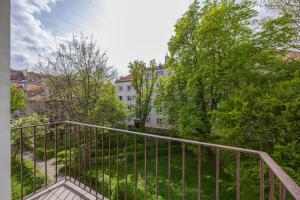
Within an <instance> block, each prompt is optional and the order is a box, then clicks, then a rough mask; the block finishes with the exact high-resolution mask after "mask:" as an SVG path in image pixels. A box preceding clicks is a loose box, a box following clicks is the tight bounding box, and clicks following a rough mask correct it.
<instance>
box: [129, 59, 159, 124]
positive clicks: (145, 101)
mask: <svg viewBox="0 0 300 200" xmlns="http://www.w3.org/2000/svg"><path fill="white" fill-rule="evenodd" d="M128 67H129V71H130V74H132V87H133V89H134V91H135V96H134V100H135V104H134V105H133V106H134V110H135V118H136V119H137V120H139V122H138V123H139V125H140V127H141V129H144V128H145V123H146V119H147V117H148V114H149V112H150V110H151V107H152V105H151V97H152V94H153V92H154V84H155V82H156V80H157V75H156V74H155V68H156V67H157V66H156V62H155V60H151V61H150V67H149V68H146V63H145V62H143V61H138V60H136V61H134V62H132V63H129V66H128Z"/></svg>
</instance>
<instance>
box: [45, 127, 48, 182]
mask: <svg viewBox="0 0 300 200" xmlns="http://www.w3.org/2000/svg"><path fill="white" fill-rule="evenodd" d="M44 129H45V134H44V159H45V162H44V164H45V187H47V185H48V184H47V176H48V175H47V125H45V128H44Z"/></svg>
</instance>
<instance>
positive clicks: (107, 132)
mask: <svg viewBox="0 0 300 200" xmlns="http://www.w3.org/2000/svg"><path fill="white" fill-rule="evenodd" d="M12 131H14V132H15V133H19V136H20V137H19V141H20V143H19V146H20V148H19V149H20V151H19V153H20V184H21V187H20V190H21V191H20V192H21V199H26V198H27V197H29V196H31V195H32V194H35V193H36V192H37V189H39V190H41V189H44V188H47V187H49V186H50V185H51V184H53V183H56V182H58V181H60V180H70V181H73V182H74V183H75V184H79V185H80V184H82V185H83V188H85V189H87V190H89V192H91V193H92V194H93V195H94V196H95V199H102V198H103V199H104V196H105V197H106V198H108V199H113V197H112V194H113V193H114V195H115V196H114V198H116V199H119V197H120V194H119V193H121V192H122V193H123V198H125V199H147V198H148V199H149V194H148V191H149V190H152V192H151V193H152V194H153V196H154V198H155V199H158V198H159V196H161V195H162V194H161V193H162V192H164V194H163V196H164V197H165V199H178V197H176V198H175V196H172V195H173V193H174V187H173V177H172V175H173V171H175V170H176V171H177V172H178V170H180V175H181V181H179V183H180V184H181V186H180V191H179V192H178V191H177V193H179V194H180V198H181V199H190V198H189V197H187V191H186V187H187V183H186V180H187V178H189V177H187V174H188V173H189V175H188V176H190V175H192V176H195V177H196V180H197V181H196V183H195V185H194V187H195V188H196V190H194V191H196V193H197V194H194V196H195V197H196V199H202V198H203V188H204V187H205V184H206V182H203V177H204V176H205V173H206V172H205V171H203V166H202V164H203V158H204V156H205V154H204V151H205V150H207V149H209V151H210V155H211V157H213V159H214V161H213V165H214V168H213V170H214V179H215V180H214V186H213V188H214V189H213V190H212V191H213V193H214V198H215V199H222V190H220V184H222V182H220V172H222V170H223V169H222V168H221V164H220V162H221V155H222V154H223V152H229V153H231V154H232V155H233V158H234V161H233V162H234V168H235V169H234V170H235V177H234V178H235V180H234V182H235V184H234V185H235V192H234V193H235V194H234V196H232V197H231V198H230V199H233V198H236V199H237V200H239V199H240V198H241V187H242V185H241V162H242V160H241V158H243V157H247V156H254V157H256V159H257V161H258V162H257V166H259V170H258V171H257V176H258V177H259V183H257V186H256V185H255V187H257V190H258V191H259V193H258V197H257V199H258V198H259V199H260V200H263V199H266V198H268V199H281V200H284V199H287V198H292V199H297V200H300V188H299V186H298V185H297V184H296V183H295V182H294V181H293V180H292V179H291V178H290V177H289V176H288V175H287V173H285V172H284V171H283V170H282V169H281V167H280V166H279V165H278V164H276V162H275V161H274V160H273V159H272V158H271V157H270V156H269V155H268V154H267V153H265V152H262V151H255V150H249V149H243V148H236V147H230V146H224V145H218V144H210V143H204V142H198V141H192V140H185V139H179V138H173V137H166V136H161V135H151V134H145V133H139V132H133V131H128V130H120V129H115V128H107V127H102V126H96V125H89V124H83V123H77V122H69V121H66V122H59V123H48V124H44V125H37V126H26V127H20V128H14V129H12ZM28 141H31V142H28ZM41 141H43V148H44V149H43V153H44V155H43V162H44V169H43V174H44V185H43V186H39V187H38V186H37V185H36V176H37V175H36V173H37V171H38V170H37V148H38V147H37V143H41ZM28 143H29V144H28ZM48 143H49V144H48ZM50 143H51V144H50ZM51 145H52V147H51ZM50 147H51V148H52V150H53V149H54V155H53V151H52V157H53V158H52V159H54V164H55V167H54V177H53V180H50V181H49V178H48V172H49V166H48V164H47V162H48V161H49V159H48V154H49V151H50ZM59 150H60V151H62V152H64V153H63V154H62V153H60V155H59V156H58V151H59ZM24 151H32V154H33V181H32V194H24V190H23V188H24V176H23V173H24V172H23V169H24ZM220 151H222V153H220ZM175 154H176V155H180V157H181V161H180V163H181V164H180V167H178V166H177V167H176V169H174V167H173V166H172V164H173V162H172V158H173V156H174V155H175ZM207 155H208V154H207ZM160 156H165V158H166V160H165V162H164V164H165V165H167V166H162V165H161V164H160V163H159V157H160ZM150 157H151V158H153V160H152V161H153V162H152V161H150V160H149V158H150ZM187 157H189V158H190V157H194V160H195V162H196V163H194V164H195V166H196V167H195V169H194V171H190V169H189V171H187V166H186V159H187ZM231 158H232V157H231ZM141 161H142V163H143V167H142V169H143V170H141V169H138V167H137V163H138V162H139V163H140V162H141ZM58 164H59V165H60V167H58ZM129 166H130V169H129ZM162 167H163V168H164V169H165V168H166V169H167V170H165V171H163V172H162V171H160V170H161V169H160V168H162ZM149 168H152V169H153V168H155V169H154V170H153V171H154V172H155V174H154V175H153V174H151V176H152V177H154V179H153V180H154V181H153V183H154V184H153V183H151V187H152V188H150V187H149V183H147V181H148V178H147V175H148V171H149ZM120 170H124V171H123V172H122V173H121V171H120ZM39 171H40V170H39ZM112 171H113V172H112ZM267 171H268V173H267ZM123 173H124V174H123ZM122 174H123V175H122ZM160 174H164V175H165V176H166V177H167V178H166V180H165V181H164V182H163V183H161V181H160V180H159V176H160ZM266 174H267V175H266ZM121 176H122V177H123V180H124V181H125V183H124V182H123V184H124V185H122V184H121V183H120V181H121V180H120V179H121ZM267 176H268V177H267ZM131 177H133V181H132V183H129V178H131ZM266 177H267V178H266ZM112 179H113V180H112ZM131 179H132V178H131ZM174 179H175V178H174ZM266 179H268V180H266ZM141 182H142V185H143V191H140V190H139V189H138V185H141ZM112 184H114V185H115V186H114V187H112ZM129 184H133V185H129ZM129 187H130V189H129ZM161 187H164V189H163V190H161ZM92 190H93V192H92ZM177 190H178V189H177ZM129 193H130V194H129ZM99 194H101V195H102V196H100V197H99ZM129 196H130V197H129ZM276 196H277V197H276ZM123 198H122V199H123ZM120 199H121V197H120Z"/></svg>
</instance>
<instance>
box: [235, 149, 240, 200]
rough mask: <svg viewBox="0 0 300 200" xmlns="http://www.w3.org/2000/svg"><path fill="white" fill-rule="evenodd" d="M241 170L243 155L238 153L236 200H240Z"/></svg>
mask: <svg viewBox="0 0 300 200" xmlns="http://www.w3.org/2000/svg"><path fill="white" fill-rule="evenodd" d="M240 168H241V153H240V152H237V153H236V199H237V200H240V198H241V195H240V184H241V183H240Z"/></svg>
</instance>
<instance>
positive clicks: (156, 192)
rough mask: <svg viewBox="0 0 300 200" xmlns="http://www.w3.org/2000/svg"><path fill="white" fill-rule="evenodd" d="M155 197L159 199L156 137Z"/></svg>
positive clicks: (156, 145)
mask: <svg viewBox="0 0 300 200" xmlns="http://www.w3.org/2000/svg"><path fill="white" fill-rule="evenodd" d="M155 185H156V188H155V199H156V200H158V141H157V138H156V139H155Z"/></svg>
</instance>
